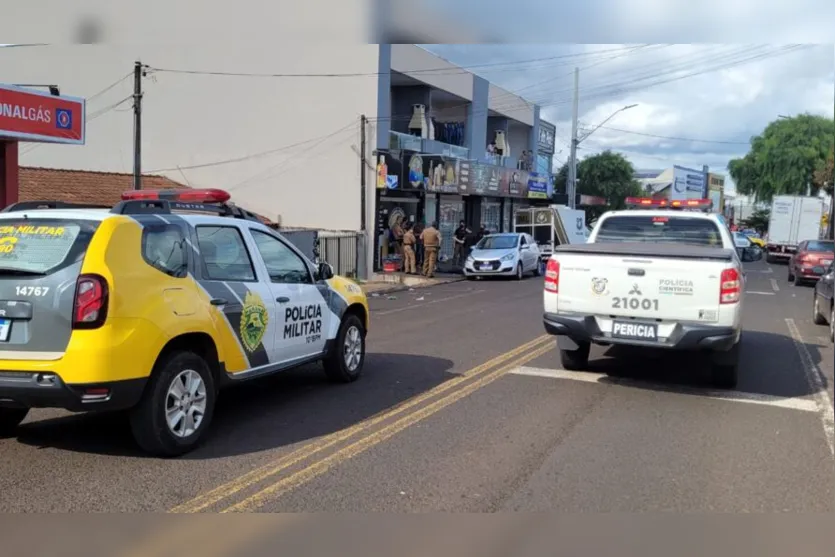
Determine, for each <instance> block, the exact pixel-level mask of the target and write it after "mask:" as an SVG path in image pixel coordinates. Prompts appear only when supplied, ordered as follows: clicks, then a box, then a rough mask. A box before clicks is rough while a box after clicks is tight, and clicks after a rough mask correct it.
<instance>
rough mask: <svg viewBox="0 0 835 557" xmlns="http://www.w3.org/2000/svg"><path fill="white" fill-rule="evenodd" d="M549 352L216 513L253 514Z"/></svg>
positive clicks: (546, 349)
mask: <svg viewBox="0 0 835 557" xmlns="http://www.w3.org/2000/svg"><path fill="white" fill-rule="evenodd" d="M552 349H553V345H552V344H551V343H548V345H547V346H543V347H540V348H538V349H537V350H535V351H534V352H531V353H529V354H527V355H525V356H522V357H520V358H518V359H516V360H514V361H512V362H510V363H509V364H505V365H503V366H502V367H501V368H499V369H497V370H494V371H491V372H489V373H487V374H485V375H484V376H483V377H481V378H479V379H477V380H476V381H474V382H472V383H470V384H469V385H467V386H466V387H463V388H461V389H460V390H456V391H455V392H453V393H450V394H448V395H446V396H445V397H444V398H442V399H440V400H437V401H435V402H433V403H432V404H429V405H428V406H425V407H423V408H421V409H420V410H416V411H415V412H412V413H410V414H408V415H406V416H404V417H403V418H400V419H399V420H397V421H396V422H394V423H393V424H390V425H388V426H386V427H384V428H382V429H380V430H378V431H375V432H373V433H370V434H369V435H367V436H365V437H363V438H362V439H359V440H358V441H355V442H354V443H352V444H351V445H348V446H347V447H345V448H343V449H340V450H339V451H337V452H335V453H333V454H332V455H330V456H329V457H327V458H324V459H322V460H320V461H317V462H316V463H314V464H312V465H310V466H308V467H306V468H304V469H302V470H299V471H298V472H296V473H295V474H292V475H290V476H288V477H286V478H284V479H282V480H279V481H277V482H276V483H274V484H272V485H270V486H268V487H266V488H264V489H262V490H260V491H258V492H257V493H255V494H253V495H251V496H249V497H247V498H246V499H244V500H242V501H241V502H239V503H236V504H234V505H231V506H230V507H228V508H226V509H224V510H222V511H220V512H221V513H230V512H248V511H253V510H255V509H257V508H258V507H259V506H261V505H263V504H264V502H265V501H266V500H267V499H269V498H270V497H277V496H280V495H282V494H284V493H287V492H288V491H291V490H293V489H295V488H297V487H299V486H301V485H303V484H305V483H307V482H309V481H311V480H313V479H315V478H317V477H319V476H321V475H322V474H324V473H326V472H327V471H328V470H330V469H331V468H333V467H334V466H336V465H338V464H341V463H343V462H345V461H347V460H349V459H351V458H353V457H355V456H357V455H359V454H360V453H362V452H365V451H366V450H368V449H370V448H372V447H374V446H376V445H379V444H380V443H382V442H384V441H386V440H387V439H389V438H391V437H393V436H394V435H396V434H397V433H399V432H401V431H403V430H404V429H406V428H408V427H410V426H412V425H414V424H416V423H418V422H420V421H422V420H424V419H426V418H428V417H429V416H432V415H433V414H435V413H437V412H439V411H440V410H443V409H444V408H446V407H448V406H450V405H452V404H454V403H455V402H457V401H459V400H461V399H462V398H464V397H467V396H469V395H470V394H472V393H474V392H475V391H477V390H479V389H481V388H482V387H485V386H487V385H489V384H490V383H492V382H493V381H495V380H496V379H499V378H500V377H502V376H503V375H505V374H507V372H509V371H510V370H512V369H515V368H516V367H519V366H520V365H523V364H524V363H526V362H529V361H531V360H533V359H535V358H538V357H539V356H541V355H543V354H546V353H548V352H549V351H551V350H552Z"/></svg>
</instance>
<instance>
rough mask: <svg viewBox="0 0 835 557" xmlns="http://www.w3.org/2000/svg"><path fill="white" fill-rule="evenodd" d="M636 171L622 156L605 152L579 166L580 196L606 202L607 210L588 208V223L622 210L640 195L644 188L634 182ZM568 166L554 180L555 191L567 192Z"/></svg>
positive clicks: (589, 158)
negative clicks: (592, 197)
mask: <svg viewBox="0 0 835 557" xmlns="http://www.w3.org/2000/svg"><path fill="white" fill-rule="evenodd" d="M634 175H635V169H634V167H633V166H632V163H631V162H629V160H628V159H627V158H626V157H624V156H623V155H621V154H620V153H613V152H612V151H609V150H606V151H603V152H602V153H598V154H596V155H591V156H589V157H586V158H584V159H583V160H581V161H580V162H579V163H578V164H577V180H578V182H577V192H578V193H580V194H583V195H593V196H596V197H602V198H604V199H605V200H606V206H605V207H589V208H588V209H587V210H586V212H587V213H588V215H589V219H590V220H591V219H593V218H596V217H598V216H599V215H600V214H602V213H603V212H605V211H611V210H617V209H623V208H624V207H625V202H626V198H627V197H629V196H639V195H641V185H640V184H639V183H638V182H637V181H636V180H635V178H634ZM567 178H568V164H563V165H562V167H561V168H560V170H559V171H558V172H557V175H556V178H555V185H556V191H561V190H562V189H564V188H565V182H566V179H567Z"/></svg>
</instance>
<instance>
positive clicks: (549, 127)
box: [536, 120, 557, 155]
mask: <svg viewBox="0 0 835 557" xmlns="http://www.w3.org/2000/svg"><path fill="white" fill-rule="evenodd" d="M556 135H557V127H556V126H554V125H553V124H550V123H548V122H545V121H544V120H540V121H539V137H538V138H537V142H536V147H537V150H538V151H539V152H540V153H548V154H549V155H553V154H554V147H555V144H554V143H555V138H556Z"/></svg>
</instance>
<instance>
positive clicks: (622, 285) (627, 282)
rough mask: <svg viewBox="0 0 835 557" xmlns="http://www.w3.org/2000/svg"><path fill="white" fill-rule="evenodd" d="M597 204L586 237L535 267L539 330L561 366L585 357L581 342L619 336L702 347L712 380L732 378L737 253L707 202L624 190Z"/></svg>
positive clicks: (747, 256)
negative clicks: (620, 197)
mask: <svg viewBox="0 0 835 557" xmlns="http://www.w3.org/2000/svg"><path fill="white" fill-rule="evenodd" d="M627 204H628V205H629V206H630V207H633V208H637V209H631V210H626V211H611V212H608V213H605V214H604V215H603V216H602V217H601V218H600V219H599V220H598V222H597V224H596V225H595V228H594V230H593V231H592V233H591V235H590V236H589V240H588V243H586V244H567V245H562V246H559V247H558V248H557V249H556V250H555V252H554V255H553V256H552V257H551V259H549V261H548V264H547V266H546V272H545V292H544V310H545V311H544V314H545V315H544V324H545V330H546V331H547V332H549V333H551V334H553V335H558V338H559V348H560V357H561V360H562V365H563V367H564V368H565V369H569V370H581V369H585V368H586V366H587V365H588V360H589V351H590V347H591V344H601V345H612V344H626V345H634V346H643V347H649V348H659V349H667V350H681V351H706V352H709V353H711V355H712V374H713V378H714V381H715V382H716V383H717V384H718V385H719V386H721V387H725V388H733V387H735V386H736V381H737V369H738V364H739V343H740V338H741V336H742V306H743V302H744V300H745V288H744V273H743V270H742V261H756V260H758V259H761V258H762V251H761V250H760V249H759V248H756V247H748V248H739V249H738V250H737V248H736V247H735V245H734V240H733V237H732V236H731V233H730V231H729V230H728V228H727V226H725V224H724V222H723V221H722V220H721V218H720V217H719V216H718V215H716V214H713V213H708V212H706V211H708V210H709V209H710V208H711V201H710V200H708V199H704V200H696V199H693V200H686V201H672V202H669V201H666V200H655V199H642V198H629V199H628V200H627Z"/></svg>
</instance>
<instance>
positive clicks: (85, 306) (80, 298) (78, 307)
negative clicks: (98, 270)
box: [72, 275, 108, 329]
mask: <svg viewBox="0 0 835 557" xmlns="http://www.w3.org/2000/svg"><path fill="white" fill-rule="evenodd" d="M107 303H108V288H107V281H106V280H104V278H103V277H100V276H99V275H81V276H79V277H78V281H77V282H76V284H75V302H74V304H73V310H72V327H73V329H97V328H99V327H101V326H102V325H104V321H105V320H106V319H107Z"/></svg>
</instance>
